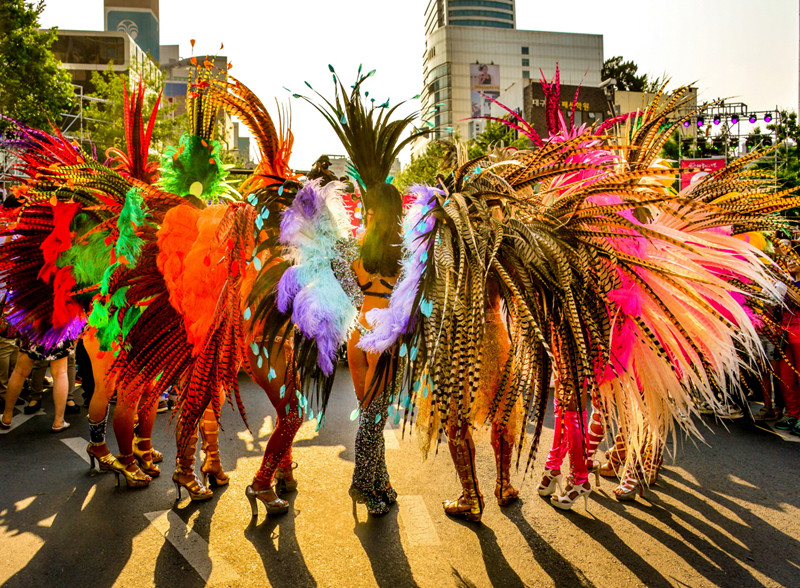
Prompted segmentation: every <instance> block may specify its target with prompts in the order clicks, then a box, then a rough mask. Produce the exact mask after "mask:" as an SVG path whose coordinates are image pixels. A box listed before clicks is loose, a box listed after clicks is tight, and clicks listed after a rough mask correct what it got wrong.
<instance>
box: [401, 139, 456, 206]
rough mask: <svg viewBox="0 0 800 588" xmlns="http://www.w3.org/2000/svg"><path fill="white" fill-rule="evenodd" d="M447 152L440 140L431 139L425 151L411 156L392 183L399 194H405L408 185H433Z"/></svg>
mask: <svg viewBox="0 0 800 588" xmlns="http://www.w3.org/2000/svg"><path fill="white" fill-rule="evenodd" d="M447 153H448V149H447V147H446V146H445V145H444V144H443V143H442V142H441V141H431V142H430V143H428V146H427V147H426V148H425V152H424V153H422V154H421V155H419V156H418V157H414V158H412V159H411V163H409V164H408V165H407V166H406V167H405V168H403V171H401V172H400V173H399V174H397V176H395V178H394V181H393V182H392V183H393V184H394V185H395V187H396V188H397V189H398V190H399V191H400V193H401V194H405V193H406V190H407V189H408V188H409V186H413V185H414V184H426V185H428V186H433V185H434V183H435V181H436V174H437V173H439V171H440V170H441V167H442V161H443V160H444V158H445V157H446V155H447Z"/></svg>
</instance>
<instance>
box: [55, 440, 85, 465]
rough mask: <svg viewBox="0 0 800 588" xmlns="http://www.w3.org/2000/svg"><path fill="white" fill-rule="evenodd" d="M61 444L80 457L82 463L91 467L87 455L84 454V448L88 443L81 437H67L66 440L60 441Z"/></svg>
mask: <svg viewBox="0 0 800 588" xmlns="http://www.w3.org/2000/svg"><path fill="white" fill-rule="evenodd" d="M61 442H62V443H63V444H64V445H66V446H67V447H69V448H70V449H72V451H74V452H75V453H77V454H78V455H79V456H81V457H82V458H83V461H85V462H86V463H88V464H90V465H91V462H90V461H89V454H88V453H86V446H87V445H88V443H89V442H88V441H87V440H86V439H84V438H83V437H68V438H66V439H62V440H61Z"/></svg>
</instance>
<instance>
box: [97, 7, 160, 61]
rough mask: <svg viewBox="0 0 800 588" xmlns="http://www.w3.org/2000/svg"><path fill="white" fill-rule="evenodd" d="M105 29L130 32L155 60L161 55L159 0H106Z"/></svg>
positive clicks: (132, 37)
mask: <svg viewBox="0 0 800 588" xmlns="http://www.w3.org/2000/svg"><path fill="white" fill-rule="evenodd" d="M103 22H104V27H105V30H107V31H121V32H123V33H128V35H130V37H131V39H133V40H134V41H136V44H137V45H139V47H141V48H142V49H143V50H144V51H145V52H147V53H149V54H150V57H151V58H152V59H154V60H155V61H158V60H159V59H160V56H159V50H158V49H159V44H160V41H159V38H160V37H159V22H158V0H105V17H104V19H103Z"/></svg>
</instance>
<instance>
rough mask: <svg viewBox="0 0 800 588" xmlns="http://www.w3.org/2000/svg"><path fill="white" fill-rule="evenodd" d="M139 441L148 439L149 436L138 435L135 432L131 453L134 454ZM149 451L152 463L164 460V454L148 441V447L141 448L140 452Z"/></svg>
mask: <svg viewBox="0 0 800 588" xmlns="http://www.w3.org/2000/svg"><path fill="white" fill-rule="evenodd" d="M140 441H150V437H138V436H137V435H136V434H135V433H134V435H133V453H134V455H136V451H137V447H138V446H139V442H140ZM144 451H149V452H150V461H152V462H153V463H161V462H162V461H164V454H163V453H161V452H160V451H159V450H158V449H156V448H155V447H153V444H152V443H150V449H147V450H145V449H142V450H141V452H144Z"/></svg>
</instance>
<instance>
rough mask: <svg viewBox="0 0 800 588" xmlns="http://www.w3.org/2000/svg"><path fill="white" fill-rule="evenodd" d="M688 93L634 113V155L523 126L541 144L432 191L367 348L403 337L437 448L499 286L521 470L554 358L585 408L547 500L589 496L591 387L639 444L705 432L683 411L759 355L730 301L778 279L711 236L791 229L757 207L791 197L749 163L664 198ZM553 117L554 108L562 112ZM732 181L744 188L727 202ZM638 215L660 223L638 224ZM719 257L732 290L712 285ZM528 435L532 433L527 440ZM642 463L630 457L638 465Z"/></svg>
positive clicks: (762, 290) (788, 202) (470, 374)
mask: <svg viewBox="0 0 800 588" xmlns="http://www.w3.org/2000/svg"><path fill="white" fill-rule="evenodd" d="M557 82H558V81H557V79H556V84H557ZM682 94H685V90H683V91H679V93H678V94H677V96H674V97H672V98H667V99H666V100H665V105H664V108H661V107H660V106H661V104H660V100H661V99H662V98H661V96H659V98H658V100H656V101H655V103H654V106H653V107H652V110H649V111H648V112H649V115H648V116H642V117H640V119H639V120H637V121H635V122H636V124H635V125H632V127H633V128H634V129H635V140H634V141H632V145H634V147H635V148H629V146H628V145H626V144H625V142H624V141H622V142H620V143H619V144H618V143H612V144H611V146H610V147H608V146H605V145H604V141H606V140H607V139H608V137H606V136H605V135H604V134H603V131H604V130H605V129H606V128H607V127H603V126H601V127H598V128H596V129H595V128H593V129H588V130H585V129H579V130H578V131H577V132H576V133H575V134H574V135H573V136H568V137H567V136H565V137H562V138H560V139H559V140H549V141H543V140H541V139H540V138H539V137H538V135H535V134H533V133H530V136H531V139H532V140H533V141H534V143H535V144H536V146H537V148H536V149H534V150H532V151H531V152H529V153H521V154H520V155H519V156H518V157H517V158H515V159H513V160H509V161H504V162H494V161H491V160H489V159H488V158H485V159H481V160H478V161H471V162H468V163H467V164H465V165H463V166H461V167H459V168H458V169H456V170H455V171H454V174H453V178H452V180H451V185H452V188H451V189H448V190H447V191H443V190H439V191H437V190H430V189H428V190H426V191H425V192H424V193H423V194H422V195H421V197H420V199H419V200H418V201H417V203H418V205H419V206H420V214H421V216H420V217H419V220H418V222H417V224H416V225H415V228H414V230H413V232H412V233H413V234H411V235H410V236H409V237H408V238H407V240H406V243H407V245H406V248H407V253H406V257H405V260H404V267H403V271H402V273H401V276H400V278H399V280H398V284H397V286H396V287H395V289H394V294H393V296H392V299H391V302H390V306H389V308H388V309H387V310H386V311H385V312H384V311H381V312H379V311H376V312H374V313H373V315H374V316H370V317H368V318H370V319H372V321H373V324H375V328H374V329H373V333H372V334H371V335H370V337H369V341H366V342H364V343H365V344H366V345H367V346H368V348H374V349H376V350H377V351H380V350H382V349H385V348H388V347H389V346H391V345H394V344H397V343H400V344H401V345H404V346H405V349H407V350H408V355H409V368H408V369H409V371H410V376H411V377H410V378H409V380H408V382H409V384H410V385H409V387H408V388H406V390H407V392H408V394H409V395H410V398H409V400H407V401H405V402H404V404H406V406H410V407H413V406H417V407H421V406H424V405H423V404H422V403H421V398H422V399H424V398H426V397H427V396H430V397H431V398H432V400H431V401H430V406H431V408H430V410H429V412H428V414H417V415H416V419H417V422H418V423H419V421H420V419H426V420H428V421H430V420H431V419H433V420H434V422H436V420H437V419H438V423H439V426H438V427H436V426H434V427H430V428H428V429H427V431H428V434H429V435H430V437H431V439H432V438H434V437H435V436H437V435H438V434H439V433H445V434H446V431H442V428H443V423H447V422H448V420H449V419H450V415H451V412H452V411H454V410H455V411H457V412H458V413H459V414H460V415H463V418H464V419H467V420H468V418H469V416H468V415H469V406H470V405H471V402H472V400H473V399H474V397H475V394H476V389H477V388H478V386H479V383H480V377H481V371H482V368H483V366H482V364H481V362H482V355H483V350H484V342H483V340H482V335H483V333H484V329H483V326H484V324H485V310H486V304H485V301H486V300H487V291H486V288H487V284H489V283H491V282H492V281H496V283H497V284H498V285H499V286H500V296H501V299H502V300H503V302H504V304H505V307H506V310H507V313H508V317H509V320H508V324H509V325H510V331H509V334H510V337H511V345H510V349H512V350H513V353H512V354H511V357H510V358H509V361H508V362H507V363H506V365H505V367H504V369H503V376H502V379H501V382H502V383H503V385H501V386H500V389H499V391H498V395H497V396H496V398H497V399H498V401H497V402H496V403H495V406H497V405H498V404H499V399H502V398H504V395H505V394H509V396H508V400H509V402H507V403H506V407H508V406H509V405H511V406H513V403H514V402H515V401H516V398H517V396H518V395H519V396H521V397H522V398H521V402H522V406H523V411H524V414H525V415H526V417H527V418H529V419H531V420H532V421H533V423H534V432H533V434H532V439H531V440H530V448H529V451H528V460H527V466H526V467H529V466H530V464H531V462H532V460H533V458H534V456H535V453H536V450H537V447H538V440H539V437H540V433H541V428H542V423H543V416H544V414H545V408H546V405H547V396H548V395H547V389H548V383H549V380H550V372H551V365H552V367H553V369H554V371H555V379H556V381H557V383H558V385H557V386H556V395H557V396H556V399H557V401H558V405H559V407H560V410H559V411H557V413H558V412H561V414H562V416H564V417H565V418H564V420H567V418H566V414H567V413H568V412H573V411H571V410H570V409H572V408H573V407H574V408H575V409H576V410H574V413H575V414H574V415H570V416H569V420H570V422H571V423H573V424H572V425H571V429H572V430H571V431H570V432H569V433H568V434H569V437H570V439H572V447H569V446H568V451H569V452H570V453H571V465H572V468H573V475H572V479H571V482H570V483H569V484H567V485H566V487H565V488H564V489H563V491H561V492H558V493H553V496H552V502H553V503H554V505H555V506H559V507H561V508H570V507H571V506H572V504H574V502H575V501H576V500H577V499H579V498H580V497H584V499H586V498H588V495H589V493H590V492H591V486H590V485H589V484H588V481H587V479H586V478H587V477H588V476H587V469H588V468H587V459H588V457H589V456H588V455H587V451H586V450H585V448H584V435H585V434H586V433H585V422H586V416H585V412H583V410H582V406H585V400H584V399H583V398H584V395H586V394H591V395H592V397H596V398H597V404H599V406H600V407H601V408H602V411H603V414H604V415H606V418H608V419H610V420H612V421H616V422H617V423H619V426H620V427H622V428H623V429H624V430H625V431H626V434H627V435H628V436H629V439H630V440H631V446H632V447H634V448H638V447H641V446H642V445H643V443H642V442H643V438H644V436H645V434H646V433H647V432H648V431H649V432H651V433H653V434H656V435H658V436H659V437H660V438H665V437H666V436H667V435H669V434H670V432H671V431H673V430H674V424H675V422H678V423H680V425H681V426H682V427H684V428H685V429H687V430H688V431H689V432H690V433H694V434H696V435H699V431H697V429H696V428H695V426H694V424H693V423H692V421H691V420H688V421H687V420H681V419H679V416H680V415H681V414H684V415H685V414H689V413H691V412H693V411H694V405H693V401H692V395H694V394H697V395H699V396H700V397H702V398H709V399H711V400H710V401H711V402H716V401H715V400H714V399H713V398H714V393H715V391H716V390H718V389H719V388H721V384H722V383H724V382H726V381H727V382H736V381H737V376H738V369H739V361H740V360H739V357H738V355H737V353H736V347H737V345H739V346H741V347H742V348H744V349H746V350H747V351H748V352H750V353H758V349H759V347H758V338H757V335H756V333H755V331H754V330H753V329H752V326H751V325H750V324H749V321H748V320H747V319H746V315H745V314H744V312H743V311H742V309H741V307H740V306H739V304H738V302H737V300H736V299H735V297H734V296H733V294H744V295H746V296H756V297H764V298H774V297H775V296H776V293H775V292H774V289H773V287H772V286H773V284H772V280H773V279H774V277H775V272H774V271H773V269H772V267H771V266H769V265H767V263H765V260H764V259H763V256H761V255H760V254H759V252H757V251H754V250H753V248H751V247H749V246H748V245H747V244H743V242H742V241H740V240H737V239H734V238H732V237H730V236H727V235H725V234H724V232H722V231H720V230H717V227H718V226H725V225H730V224H733V223H732V222H731V221H732V220H733V219H734V218H740V217H742V216H744V217H745V218H746V220H747V224H748V225H749V227H753V228H763V229H768V228H769V227H774V226H776V225H779V224H780V222H781V221H780V220H776V219H771V218H767V217H766V216H765V215H766V214H767V213H769V212H773V211H775V210H779V209H781V208H782V207H786V206H793V205H794V203H795V202H796V200H797V199H796V198H790V197H787V194H786V193H785V192H784V193H778V194H771V193H767V192H753V191H752V190H750V191H748V192H747V193H745V192H744V191H743V190H741V186H743V185H744V183H743V182H745V181H746V180H745V178H746V174H747V172H743V171H742V169H743V166H744V165H747V162H746V161H743V162H737V163H736V164H733V165H731V166H729V167H728V168H726V170H725V171H724V172H720V173H719V174H715V175H714V180H713V181H710V180H709V181H707V182H704V183H703V184H701V185H700V186H697V187H695V191H694V192H693V193H692V194H691V197H689V195H687V194H681V195H674V194H665V193H664V190H663V184H664V183H665V182H668V181H669V180H670V178H672V177H673V176H674V175H675V173H676V172H675V170H671V169H665V168H663V167H662V166H660V165H657V164H654V160H655V159H656V158H657V155H658V153H659V151H660V148H661V145H663V142H664V141H666V138H667V137H668V135H669V131H670V128H671V125H670V124H667V122H666V116H667V114H668V113H669V112H671V111H672V110H674V108H676V107H677V105H679V104H680V100H681V95H682ZM548 116H550V117H557V116H560V113H559V111H558V109H556V108H552V109H549V110H548ZM556 122H557V121H552V123H553V125H555V124H556ZM614 122H619V121H612V122H611V123H610V124H614ZM680 122H682V120H678V121H677V122H676V123H672V124H673V125H675V124H679V123H680ZM511 124H512V125H513V126H515V128H519V130H521V131H522V132H526V134H528V133H527V131H528V129H526V128H524V127H522V126H520V125H518V124H515V123H511ZM553 125H550V124H549V125H548V126H549V127H550V128H552V126H553ZM562 126H563V125H562ZM737 182H739V183H737ZM731 186H738V187H739V188H740V191H739V192H734V193H729V192H730V191H729V190H727V192H728V195H727V197H723V190H724V189H725V188H726V187H728V188H730V187H731ZM737 196H738V198H737ZM494 201H496V202H499V203H501V205H502V208H501V210H502V213H503V214H502V217H501V218H495V217H494V216H493V214H491V213H490V210H491V209H490V207H489V206H487V203H488V202H494ZM642 208H646V209H647V210H648V211H649V212H650V214H652V215H653V217H654V218H655V219H656V221H654V222H652V223H647V222H643V221H642V220H640V219H639V218H637V213H640V212H641V209H642ZM743 211H744V212H743ZM732 253H733V255H732ZM726 264H727V265H729V266H731V268H732V270H733V271H735V273H736V274H737V275H740V276H741V277H742V280H741V281H740V282H737V283H735V284H732V283H729V282H727V281H726V280H724V279H722V278H721V277H720V273H721V272H720V271H719V269H720V268H721V267H726ZM401 292H402V295H401V294H400V293H401ZM723 311H724V312H723ZM729 317H730V318H729ZM687 323H688V324H687ZM401 349H402V347H401ZM623 352H624V353H623ZM401 353H402V352H401ZM551 362H552V363H551ZM608 370H610V376H611V377H609V375H608V374H607V373H606V372H607V371H608ZM464 375H466V386H465V385H464ZM641 382H647V383H648V385H647V386H644V387H643V386H642V385H641ZM506 386H507V388H506ZM506 390H508V392H506ZM437 412H438V413H439V416H438V417H433V416H432V415H434V414H436V413H437ZM408 414H409V413H408V412H407V415H408ZM412 416H413V408H412ZM493 416H494V415H493V414H492V413H490V415H489V417H490V418H491V417H493ZM573 416H574V417H575V418H572V417H573ZM508 418H509V415H508V414H504V415H503V417H502V418H501V421H500V422H501V424H505V423H506V422H507V421H508ZM575 424H577V426H575ZM560 428H561V427H560V425H559V429H560ZM596 433H597V434H599V432H597V431H596ZM524 440H525V431H524V429H523V430H522V432H521V434H520V438H519V440H518V445H519V447H520V448H521V447H522V444H523V442H524ZM638 453H639V451H638V450H636V451H630V454H632V455H631V457H629V459H633V454H638ZM551 482H553V481H552V480H551ZM465 489H466V488H465ZM478 510H479V509H478ZM474 514H475V515H479V514H480V513H479V512H475V513H474ZM475 518H477V517H475Z"/></svg>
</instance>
